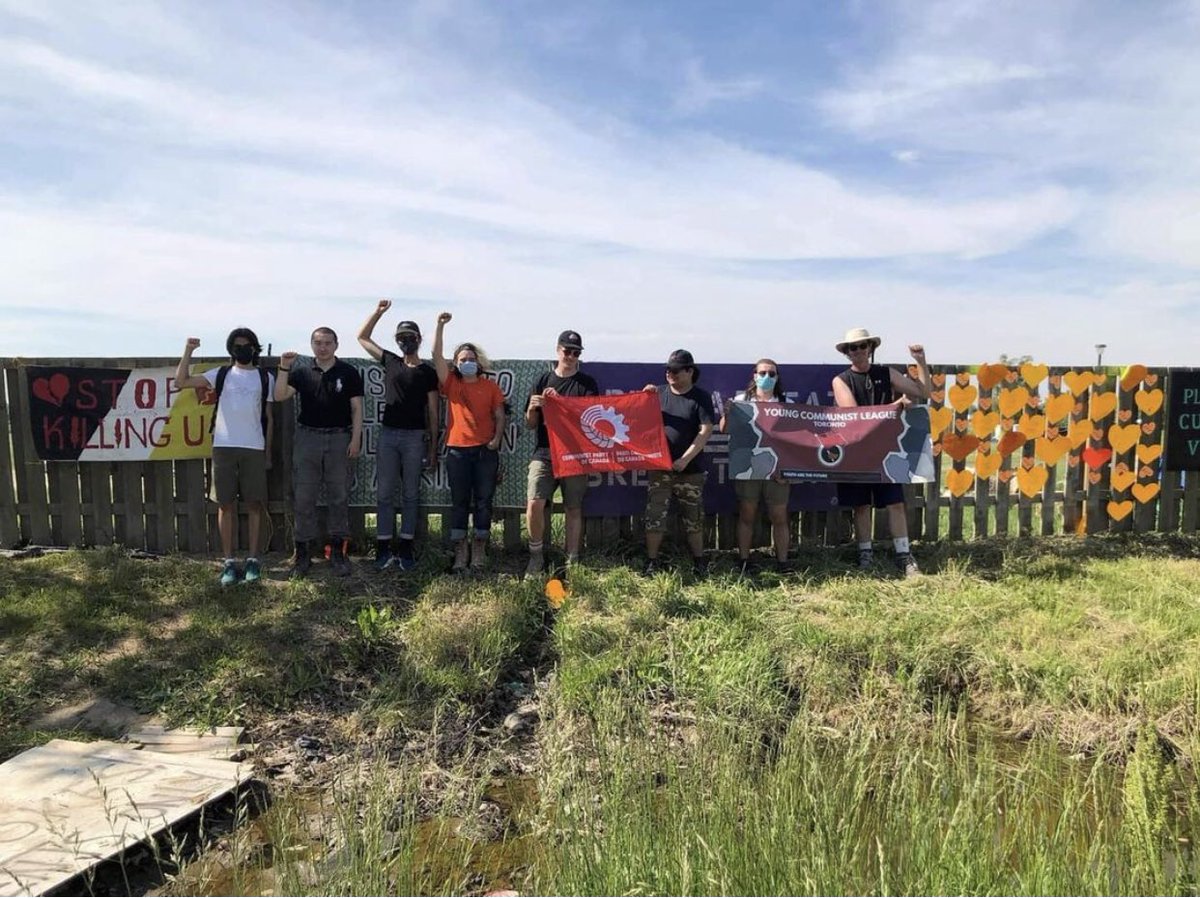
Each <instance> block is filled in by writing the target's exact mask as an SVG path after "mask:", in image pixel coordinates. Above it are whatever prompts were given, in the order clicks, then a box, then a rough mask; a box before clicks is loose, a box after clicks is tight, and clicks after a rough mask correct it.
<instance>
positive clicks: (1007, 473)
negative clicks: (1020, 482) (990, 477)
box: [996, 468, 1016, 483]
mask: <svg viewBox="0 0 1200 898" xmlns="http://www.w3.org/2000/svg"><path fill="white" fill-rule="evenodd" d="M1015 473H1016V471H1014V470H1012V468H1005V469H1004V470H1003V471H1001V472H1000V473H998V474H997V475H996V476H997V477H999V478H1000V482H1001V483H1008V482H1009V481H1010V480H1012V479H1013V474H1015Z"/></svg>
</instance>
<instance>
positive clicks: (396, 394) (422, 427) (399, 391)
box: [358, 299, 439, 571]
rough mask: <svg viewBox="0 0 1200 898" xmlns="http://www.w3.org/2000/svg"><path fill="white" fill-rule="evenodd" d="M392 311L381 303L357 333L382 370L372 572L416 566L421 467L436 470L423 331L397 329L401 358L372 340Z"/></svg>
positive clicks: (432, 388) (432, 381)
mask: <svg viewBox="0 0 1200 898" xmlns="http://www.w3.org/2000/svg"><path fill="white" fill-rule="evenodd" d="M391 307H392V301H391V300H390V299H381V300H380V301H379V303H378V304H377V305H376V307H375V311H374V312H373V313H372V314H371V316H370V317H369V318H367V320H366V321H365V322H364V323H363V326H362V327H361V328H360V329H359V332H358V344H359V345H360V346H361V347H362V348H363V349H365V350H366V351H367V353H368V354H369V355H370V356H371V358H373V359H375V361H377V362H379V363H381V364H382V365H383V369H384V397H383V402H384V405H383V414H382V415H381V416H380V420H381V423H382V426H381V427H380V431H379V444H378V447H377V448H376V452H375V471H376V479H377V482H378V492H377V496H376V532H375V541H376V542H375V546H376V548H375V568H376V570H380V571H382V570H385V569H387V568H389V567H395V568H398V569H399V570H402V571H406V570H410V569H411V568H413V567H414V566H415V565H416V563H417V562H416V556H415V554H414V553H413V542H414V540H415V538H416V533H417V513H418V510H419V508H420V501H421V473H422V469H423V468H424V469H427V470H433V469H434V468H436V467H437V445H438V418H439V414H438V413H439V409H438V402H439V398H438V378H437V372H436V371H434V369H433V367H432V366H431V365H430V364H429V363H428V362H423V361H421V357H420V356H419V355H418V352H419V351H420V348H421V329H420V327H418V326H417V323H416V322H415V321H401V322H400V323H399V324H397V325H396V345H397V347H398V348H399V349H400V353H401V354H400V355H397V354H396V353H394V352H392V351H391V350H388V349H384V348H383V347H382V346H380V345H379V344H378V343H376V342H375V340H374V339H373V338H372V336H371V335H372V334H373V333H374V331H375V325H377V324H378V323H379V319H380V318H382V317H383V315H384V313H385V312H387V311H388V309H390V308H391ZM397 484H399V485H400V488H401V505H400V534H399V536H400V538H399V540H398V541H397V544H396V545H395V546H394V547H393V545H392V541H393V540H392V536H393V533H394V532H395V527H396V499H395V493H396V486H397Z"/></svg>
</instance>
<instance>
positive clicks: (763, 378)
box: [717, 359, 792, 576]
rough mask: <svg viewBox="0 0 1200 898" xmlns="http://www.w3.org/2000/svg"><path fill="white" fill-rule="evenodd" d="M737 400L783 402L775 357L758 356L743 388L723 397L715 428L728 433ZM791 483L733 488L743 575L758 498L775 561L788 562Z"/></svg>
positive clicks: (743, 482) (744, 483)
mask: <svg viewBox="0 0 1200 898" xmlns="http://www.w3.org/2000/svg"><path fill="white" fill-rule="evenodd" d="M733 401H739V402H786V401H787V400H786V399H785V398H784V393H783V385H782V383H781V382H780V380H779V366H778V365H777V364H776V363H775V360H774V359H759V360H758V361H757V362H755V363H754V373H753V374H751V376H750V383H748V384H747V385H746V389H745V390H742V391H741V392H739V393H738V394H737V395H735V396H734V397H733V399H732V400H726V402H725V407H724V409H723V410H722V414H721V423H720V425H719V426H718V428H717V429H718V430H719V431H720V432H721V433H727V432H728V429H727V428H728V420H729V405H730V403H731V402H733ZM791 490H792V488H791V486H790V485H789V484H787V483H785V482H784V481H783V480H782V479H776V480H737V481H735V482H734V484H733V491H734V493H735V494H736V495H737V500H738V523H737V543H738V564H739V566H740V570H741V573H742V575H743V576H744V575H746V574H749V573H750V568H751V561H750V542H751V540H752V539H753V536H754V518H755V516H756V515H757V514H758V504H759V502H760V501H763V502H766V505H767V517H768V518H769V519H770V521H771V537H772V541H773V542H774V544H775V563H776V565H777V566H778V567H779V568H780V569H783V568H784V567H785V566H786V564H787V557H788V549H789V548H790V546H791V533H790V532H789V529H788V519H787V510H788V508H787V507H788V499H789V497H790V496H791Z"/></svg>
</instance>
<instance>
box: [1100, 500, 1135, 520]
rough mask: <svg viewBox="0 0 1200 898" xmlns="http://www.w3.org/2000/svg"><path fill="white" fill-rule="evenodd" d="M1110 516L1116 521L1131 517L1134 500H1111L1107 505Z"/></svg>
mask: <svg viewBox="0 0 1200 898" xmlns="http://www.w3.org/2000/svg"><path fill="white" fill-rule="evenodd" d="M1105 507H1106V508H1107V509H1108V516H1109V517H1110V518H1112V519H1113V520H1114V521H1120V520H1124V519H1125V518H1127V517H1129V512H1131V511H1133V501H1132V500H1130V499H1126V500H1125V501H1124V502H1117V501H1115V500H1113V501H1110V502H1109V503H1108V505H1107V506H1105Z"/></svg>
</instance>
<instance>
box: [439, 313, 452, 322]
mask: <svg viewBox="0 0 1200 898" xmlns="http://www.w3.org/2000/svg"><path fill="white" fill-rule="evenodd" d="M453 317H454V316H453V315H451V314H450V313H449V312H442V313H441V314H440V315H438V317H437V323H438V324H439V325H443V324H449V323H450V319H452V318H453Z"/></svg>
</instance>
